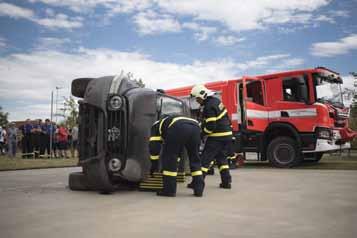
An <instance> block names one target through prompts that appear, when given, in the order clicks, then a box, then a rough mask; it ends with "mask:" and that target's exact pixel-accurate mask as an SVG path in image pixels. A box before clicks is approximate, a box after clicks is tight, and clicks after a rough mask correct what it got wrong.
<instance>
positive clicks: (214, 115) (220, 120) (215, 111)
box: [188, 85, 232, 189]
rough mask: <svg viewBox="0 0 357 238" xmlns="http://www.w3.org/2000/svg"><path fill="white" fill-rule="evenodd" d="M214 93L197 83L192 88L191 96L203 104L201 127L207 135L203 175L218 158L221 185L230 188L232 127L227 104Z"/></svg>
mask: <svg viewBox="0 0 357 238" xmlns="http://www.w3.org/2000/svg"><path fill="white" fill-rule="evenodd" d="M213 95H214V92H212V91H211V90H209V89H207V88H206V87H205V86H203V85H196V86H194V87H193V88H192V90H191V96H192V97H195V98H196V101H197V102H198V103H199V104H200V105H201V106H203V112H202V124H201V128H202V135H203V136H206V137H207V140H206V143H205V147H204V150H203V153H202V157H201V161H202V171H203V177H205V175H206V173H207V172H208V170H209V167H210V163H211V162H212V161H214V160H215V159H216V161H217V166H218V169H219V172H220V175H221V183H220V185H219V187H220V188H225V189H230V188H231V182H232V178H231V175H230V172H229V166H228V162H227V154H228V151H229V149H230V146H231V140H232V128H231V123H230V120H229V117H228V115H227V110H226V108H225V106H224V105H223V103H222V102H221V100H219V99H218V98H216V97H213ZM188 187H191V185H188Z"/></svg>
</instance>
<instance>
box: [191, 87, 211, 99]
mask: <svg viewBox="0 0 357 238" xmlns="http://www.w3.org/2000/svg"><path fill="white" fill-rule="evenodd" d="M213 94H214V92H212V91H211V90H209V89H208V88H206V87H205V86H204V85H202V84H197V85H195V86H194V87H193V88H192V89H191V96H192V97H195V98H201V99H203V100H204V99H206V98H207V97H208V96H212V95H213Z"/></svg>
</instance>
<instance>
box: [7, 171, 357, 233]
mask: <svg viewBox="0 0 357 238" xmlns="http://www.w3.org/2000/svg"><path fill="white" fill-rule="evenodd" d="M77 170H78V168H65V169H44V170H28V171H13V172H0V237H3V238H11V237H27V238H31V237H36V238H48V237H61V238H63V237H101V238H102V237H128V238H134V237H145V238H146V237H149V238H150V237H165V238H167V237H172V238H173V237H205V238H207V237H264V238H266V237H284V238H294V237H298V238H304V237H309V238H311V237H313V238H317V237H324V238H328V237H331V238H332V237H333V238H337V237H338V238H344V237H351V238H352V237H357V225H356V224H357V205H356V203H357V172H356V171H326V170H324V171H319V170H279V169H264V170H261V169H260V170H255V169H249V170H235V171H233V172H232V174H233V181H234V188H233V189H232V190H222V189H219V188H217V184H218V179H219V178H218V176H217V175H216V176H209V177H208V178H207V181H206V183H207V184H206V191H205V196H204V197H203V198H196V197H193V196H192V195H191V191H190V190H189V189H186V188H185V187H184V185H183V184H182V185H180V186H179V188H178V196H177V197H176V198H162V197H157V196H155V195H154V194H153V193H147V192H137V191H119V192H117V193H115V194H113V195H100V194H97V193H95V192H73V191H70V190H69V189H68V188H67V187H66V186H67V178H68V174H69V173H70V172H72V171H77Z"/></svg>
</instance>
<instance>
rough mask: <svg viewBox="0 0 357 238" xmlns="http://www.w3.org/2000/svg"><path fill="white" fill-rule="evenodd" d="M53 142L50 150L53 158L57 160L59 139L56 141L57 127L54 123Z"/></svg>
mask: <svg viewBox="0 0 357 238" xmlns="http://www.w3.org/2000/svg"><path fill="white" fill-rule="evenodd" d="M53 131H54V134H53V138H52V139H53V140H52V150H53V157H54V158H58V157H59V155H58V152H59V139H58V136H59V135H58V127H57V126H56V123H53Z"/></svg>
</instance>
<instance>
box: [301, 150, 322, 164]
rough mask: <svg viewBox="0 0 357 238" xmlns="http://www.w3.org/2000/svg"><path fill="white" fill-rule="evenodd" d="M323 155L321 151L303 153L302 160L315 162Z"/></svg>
mask: <svg viewBox="0 0 357 238" xmlns="http://www.w3.org/2000/svg"><path fill="white" fill-rule="evenodd" d="M323 155H324V153H323V152H317V153H307V154H304V162H313V163H317V162H319V161H320V160H321V158H322V156H323Z"/></svg>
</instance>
